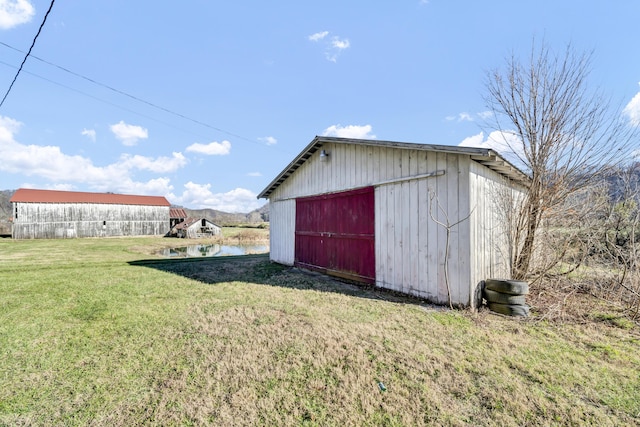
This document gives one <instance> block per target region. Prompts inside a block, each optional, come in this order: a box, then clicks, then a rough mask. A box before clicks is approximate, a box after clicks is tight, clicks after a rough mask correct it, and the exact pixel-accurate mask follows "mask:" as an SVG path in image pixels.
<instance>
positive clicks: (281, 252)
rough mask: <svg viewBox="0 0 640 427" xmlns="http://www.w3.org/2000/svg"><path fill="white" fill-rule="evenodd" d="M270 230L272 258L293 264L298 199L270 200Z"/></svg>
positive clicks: (282, 262) (285, 263) (279, 261)
mask: <svg viewBox="0 0 640 427" xmlns="http://www.w3.org/2000/svg"><path fill="white" fill-rule="evenodd" d="M269 230H270V231H269V251H270V258H271V260H272V261H275V262H278V263H280V264H284V265H293V262H294V255H295V253H294V245H295V238H296V237H295V231H296V201H295V200H294V199H291V200H283V201H279V202H276V201H271V202H269ZM274 230H275V231H274Z"/></svg>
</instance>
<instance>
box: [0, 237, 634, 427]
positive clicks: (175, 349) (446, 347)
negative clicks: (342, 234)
mask: <svg viewBox="0 0 640 427" xmlns="http://www.w3.org/2000/svg"><path fill="white" fill-rule="evenodd" d="M237 232H240V231H237V230H235V231H233V232H232V233H231V235H233V236H236V234H235V233H237ZM227 236H229V235H227ZM254 237H255V236H254ZM171 244H175V240H169V239H160V238H113V239H74V240H34V241H12V240H10V239H0V425H42V426H45V425H46V426H49V425H65V426H67V425H68V426H74V425H95V426H132V425H221V426H232V425H318V426H326V425H340V426H342V425H438V426H440V425H444V426H447V425H451V426H457V425H488V426H491V425H495V426H511V425H513V426H522V425H574V426H583V425H594V426H596V425H597V426H613V425H638V424H640V333H639V331H638V328H637V327H636V326H633V325H631V326H629V325H628V324H626V326H624V327H621V326H620V325H618V326H616V324H615V323H611V322H607V321H605V320H602V321H597V320H594V321H592V322H586V323H583V324H578V323H575V322H574V323H550V322H547V321H545V320H536V318H535V316H534V317H532V318H530V319H528V320H514V319H509V318H505V317H502V316H498V315H493V314H491V313H489V312H488V311H486V310H482V311H480V312H479V313H475V314H474V313H470V312H465V311H448V310H445V309H441V308H434V307H431V306H427V305H425V304H421V303H420V301H417V300H413V299H409V298H402V297H399V296H395V295H392V294H389V293H385V292H378V291H376V290H374V289H371V288H361V287H357V286H353V285H349V284H344V283H340V282H336V281H333V280H331V279H328V278H325V277H323V276H319V275H314V274H309V273H303V272H300V271H297V270H294V269H290V268H286V267H282V266H279V265H275V264H271V263H269V261H268V257H266V256H247V257H232V258H208V259H198V260H163V259H157V257H155V256H153V255H152V253H153V252H154V251H155V250H156V249H158V248H160V247H162V246H167V245H171ZM154 258H155V259H154ZM143 260H152V261H143ZM603 319H606V316H603Z"/></svg>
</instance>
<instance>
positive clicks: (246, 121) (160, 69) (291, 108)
mask: <svg viewBox="0 0 640 427" xmlns="http://www.w3.org/2000/svg"><path fill="white" fill-rule="evenodd" d="M48 7H49V1H48V0H46V1H42V0H0V95H4V93H5V92H6V91H7V89H8V87H9V84H10V83H11V80H12V79H13V77H14V75H15V73H16V71H17V67H18V66H19V65H20V63H21V61H22V59H23V57H24V52H26V51H27V50H28V49H29V46H30V45H31V42H32V40H33V37H34V36H35V34H36V32H37V30H38V27H39V26H40V23H41V22H42V19H43V17H44V14H45V12H46V10H47V8H48ZM638 16H640V2H639V1H637V0H619V1H610V2H604V1H584V0H583V1H576V0H564V1H563V0H553V1H551V0H538V1H513V0H510V1H502V0H497V1H483V2H480V1H470V0H468V1H454V0H429V1H425V0H422V1H421V0H394V1H390V0H389V1H377V2H372V1H361V0H352V1H349V0H341V1H338V0H321V1H320V0H318V1H316V0H306V1H300V0H297V1H289V0H286V1H285V0H283V1H264V0H251V1H250V0H234V1H209V0H198V1H195V0H184V1H180V2H159V1H146V0H136V1H131V0H108V1H107V0H92V1H81V0H58V1H57V2H56V3H55V5H54V7H53V10H52V12H51V14H50V15H49V17H48V20H47V22H46V24H45V26H44V28H43V30H42V33H41V34H40V36H39V38H38V40H37V42H36V45H35V47H34V49H33V51H32V55H33V56H32V57H30V58H29V59H27V61H26V63H25V66H24V69H23V72H22V73H21V74H20V76H19V77H18V79H17V81H16V83H15V85H14V87H13V89H12V90H11V92H10V93H9V95H8V97H7V99H6V101H5V103H4V104H3V105H2V106H1V107H0V189H16V188H19V187H31V188H43V189H61V190H76V191H112V192H117V193H127V194H148V195H163V196H166V197H167V198H168V200H169V201H170V202H172V203H174V204H178V205H182V206H185V207H190V208H214V209H219V210H223V211H229V212H248V211H251V210H252V209H255V208H257V207H259V206H261V205H262V204H264V203H265V201H264V200H257V199H256V195H257V194H258V193H259V192H260V191H261V190H262V189H263V188H264V187H265V186H266V185H267V184H268V183H269V182H270V181H271V180H272V179H273V178H274V177H275V175H276V174H277V173H278V172H280V171H281V170H282V169H283V168H284V167H285V166H286V165H287V164H288V163H289V162H290V161H291V160H292V159H293V157H294V156H295V155H297V154H298V153H299V152H300V150H301V149H302V148H304V146H305V145H306V144H308V143H309V142H310V141H311V140H312V139H313V137H314V136H315V135H331V136H349V137H362V138H376V139H384V140H396V141H406V142H419V143H430V144H445V145H459V144H461V143H464V144H476V145H477V144H487V141H488V140H489V138H488V135H489V134H488V131H487V130H483V128H482V127H481V123H482V121H481V118H482V117H483V115H485V114H486V110H487V108H486V106H485V104H484V101H483V95H484V94H485V91H484V85H483V81H484V79H485V76H486V73H487V71H488V70H489V69H492V68H496V67H500V66H502V65H503V64H504V63H505V58H506V57H507V56H508V55H510V53H511V52H512V51H513V52H515V53H516V54H517V55H523V56H524V55H526V54H527V53H528V52H529V51H530V49H531V44H532V39H533V38H534V37H536V38H537V39H544V40H545V41H546V42H547V43H548V44H549V46H550V47H551V48H553V49H556V50H562V49H564V48H565V47H566V45H567V43H572V44H573V46H574V48H575V49H576V50H578V51H590V50H593V51H594V57H593V72H592V74H591V82H592V85H593V86H594V87H596V86H597V87H600V88H601V89H602V90H604V92H605V93H607V94H609V95H610V96H611V98H612V100H613V101H614V103H620V104H621V106H623V107H624V106H626V107H627V109H626V112H627V115H628V120H629V123H630V125H640V86H639V82H640V55H639V54H638V41H639V40H640V26H639V25H637V18H638ZM36 57H37V58H36Z"/></svg>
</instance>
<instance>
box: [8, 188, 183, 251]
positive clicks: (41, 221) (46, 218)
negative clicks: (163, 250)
mask: <svg viewBox="0 0 640 427" xmlns="http://www.w3.org/2000/svg"><path fill="white" fill-rule="evenodd" d="M10 201H11V203H12V206H13V226H12V237H13V238H14V239H60V238H75V237H111V236H154V235H164V234H166V233H167V232H168V231H169V228H170V224H169V209H170V203H169V202H168V201H167V199H166V198H164V197H162V196H138V195H129V194H114V193H87V192H77V191H55V190H35V189H28V188H20V189H18V190H17V191H16V192H15V193H14V194H13V196H12V197H11V200H10Z"/></svg>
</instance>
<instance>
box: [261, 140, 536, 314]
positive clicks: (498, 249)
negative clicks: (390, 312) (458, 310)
mask: <svg viewBox="0 0 640 427" xmlns="http://www.w3.org/2000/svg"><path fill="white" fill-rule="evenodd" d="M528 181H529V178H528V177H527V175H525V174H524V173H523V172H521V171H520V170H518V169H517V168H516V167H514V166H513V165H511V164H510V163H509V162H508V161H506V160H505V159H504V158H502V157H501V156H500V155H499V154H498V153H496V152H495V151H493V150H490V149H484V148H467V147H456V146H452V147H451V146H443V145H427V144H412V143H403V142H394V141H379V140H361V139H348V138H333V137H316V138H315V139H314V140H313V141H311V143H310V144H308V145H307V146H306V147H305V148H304V149H303V150H302V152H301V153H300V154H299V155H298V156H297V157H296V158H294V159H293V161H292V162H291V163H290V164H289V165H288V166H287V167H285V168H284V170H283V171H282V172H280V174H279V175H277V176H276V177H275V178H274V180H273V181H272V182H271V183H270V184H269V185H268V186H267V187H266V188H265V189H264V190H263V191H262V192H261V193H260V195H259V196H258V197H262V198H267V199H269V208H270V220H271V222H270V229H271V233H270V237H271V246H270V247H271V252H270V257H271V260H273V261H275V262H278V263H281V264H286V265H295V266H298V267H303V268H308V269H313V270H319V271H322V272H325V273H328V274H332V275H336V276H340V277H346V278H349V279H352V280H357V281H362V282H366V283H370V284H374V285H376V286H379V287H381V288H387V289H392V290H394V291H399V292H403V293H407V294H412V295H416V296H418V297H422V298H425V299H428V300H431V301H433V302H436V303H446V302H447V301H448V289H447V282H446V278H447V277H448V278H449V279H450V285H451V300H452V302H453V303H454V304H459V305H464V306H476V305H477V303H478V289H479V286H478V285H479V284H480V282H481V281H482V280H484V279H487V278H491V277H505V276H507V275H508V274H509V246H508V236H509V231H510V230H509V228H508V222H507V221H505V218H504V217H503V216H501V214H500V212H501V210H500V209H501V208H502V206H501V205H500V203H501V201H502V200H503V198H505V197H506V198H511V197H513V198H520V197H522V194H524V191H525V188H526V185H528ZM434 218H436V219H438V221H440V223H441V224H442V223H445V224H444V226H443V225H439V224H438V223H437V222H436V221H435V220H434ZM447 218H448V222H449V224H454V223H456V222H459V223H458V224H457V225H456V226H455V227H451V228H450V230H451V235H450V239H447V230H446V227H445V226H446V219H447ZM445 254H446V255H447V261H448V276H447V275H446V274H445V268H444V265H445V262H444V260H445Z"/></svg>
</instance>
